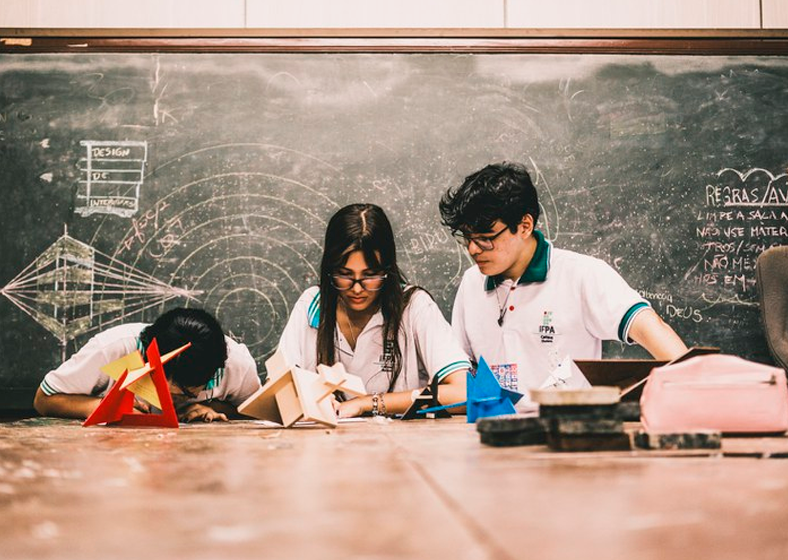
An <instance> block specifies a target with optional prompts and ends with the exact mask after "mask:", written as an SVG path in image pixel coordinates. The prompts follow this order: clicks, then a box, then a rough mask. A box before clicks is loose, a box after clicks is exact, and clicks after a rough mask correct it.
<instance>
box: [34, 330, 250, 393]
mask: <svg viewBox="0 0 788 560" xmlns="http://www.w3.org/2000/svg"><path fill="white" fill-rule="evenodd" d="M147 326H148V325H146V324H145V323H127V324H124V325H119V326H117V327H112V328H110V329H107V330H106V331H103V332H101V333H99V334H97V335H96V336H94V337H93V338H91V339H90V340H89V341H88V343H87V344H85V346H83V347H82V348H81V349H80V350H79V351H78V352H77V353H76V354H74V355H73V356H71V358H69V359H68V360H67V361H65V362H63V364H61V365H60V367H58V368H57V369H54V370H52V371H50V372H49V373H47V374H46V376H45V377H44V380H43V381H42V382H41V390H42V391H43V392H44V393H45V394H47V395H50V396H51V395H55V394H57V393H65V394H71V395H92V396H95V397H103V396H104V395H106V394H107V392H108V391H109V389H110V388H111V387H112V384H113V383H114V381H113V380H112V378H110V377H109V376H107V375H106V374H105V373H102V372H101V370H100V368H101V367H103V366H105V365H107V364H108V363H110V362H113V361H115V360H117V359H118V358H122V357H123V356H125V355H127V354H130V353H131V352H133V351H134V350H138V349H140V347H141V345H140V343H139V336H140V333H141V332H142V330H143V329H144V328H145V327H147ZM225 342H227V361H226V362H225V366H224V367H223V368H220V369H218V370H217V371H216V374H215V375H214V376H213V378H212V379H211V380H210V381H209V382H208V383H207V384H206V386H205V389H203V390H202V391H200V393H199V394H198V395H197V398H196V399H193V400H189V401H186V402H187V403H191V402H202V401H206V400H209V399H214V400H219V401H225V402H229V403H231V404H232V405H234V406H238V405H239V404H241V403H242V402H244V401H245V400H246V399H247V398H248V397H249V396H250V395H251V394H252V393H254V392H255V391H257V389H259V388H260V378H259V377H258V376H257V365H256V364H255V362H254V358H252V355H251V354H250V353H249V350H248V349H247V348H246V346H244V345H243V344H239V343H238V342H235V341H234V340H232V339H231V338H229V337H225Z"/></svg>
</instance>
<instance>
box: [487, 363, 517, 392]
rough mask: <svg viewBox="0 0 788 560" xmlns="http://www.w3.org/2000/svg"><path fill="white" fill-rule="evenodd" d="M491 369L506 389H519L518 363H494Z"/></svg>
mask: <svg viewBox="0 0 788 560" xmlns="http://www.w3.org/2000/svg"><path fill="white" fill-rule="evenodd" d="M490 371H492V373H493V375H494V376H495V379H497V380H498V384H499V385H500V386H501V387H503V388H504V389H511V390H512V391H517V390H518V389H519V388H520V382H519V380H518V375H517V364H492V365H491V366H490Z"/></svg>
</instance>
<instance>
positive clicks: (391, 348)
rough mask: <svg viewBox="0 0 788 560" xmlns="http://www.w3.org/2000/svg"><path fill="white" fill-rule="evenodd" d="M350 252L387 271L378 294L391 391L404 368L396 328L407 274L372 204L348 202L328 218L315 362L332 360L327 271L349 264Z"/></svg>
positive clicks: (332, 306) (332, 312) (333, 310)
mask: <svg viewBox="0 0 788 560" xmlns="http://www.w3.org/2000/svg"><path fill="white" fill-rule="evenodd" d="M354 251H361V252H362V253H363V254H364V260H366V262H367V266H368V267H370V268H372V269H376V270H380V271H381V272H383V273H385V274H386V275H387V276H386V280H385V281H384V283H383V288H381V290H380V292H379V293H378V297H377V304H378V305H379V306H380V310H381V312H382V314H383V349H384V352H385V351H386V349H388V353H389V354H390V355H391V356H392V358H393V363H392V364H391V373H390V377H389V389H388V390H389V392H391V391H392V390H393V388H394V385H395V383H396V382H397V378H398V377H399V374H400V371H401V370H402V352H401V350H400V347H399V337H398V334H399V329H400V323H401V322H402V313H403V312H404V310H405V307H406V306H407V304H408V299H409V296H410V294H411V293H412V292H413V291H414V290H409V293H408V294H407V295H406V294H405V291H404V285H405V284H406V283H407V281H406V279H405V276H404V275H403V274H402V272H401V271H400V269H399V267H398V266H397V249H396V246H395V244H394V232H393V230H392V229H391V223H390V222H389V219H388V218H387V217H386V213H385V212H383V209H382V208H381V207H380V206H376V205H374V204H351V205H349V206H345V207H344V208H342V209H341V210H339V211H338V212H337V213H336V214H334V215H333V216H332V217H331V220H329V222H328V227H327V228H326V239H325V243H324V246H323V260H322V261H321V262H320V324H319V326H318V329H317V363H319V364H333V363H334V362H335V361H336V347H335V341H336V325H337V304H338V300H339V292H338V291H337V289H336V288H335V287H334V286H333V284H332V283H331V275H332V274H334V273H335V272H336V270H337V269H338V268H342V267H343V266H344V265H345V263H346V262H347V259H348V256H349V255H350V253H353V252H354Z"/></svg>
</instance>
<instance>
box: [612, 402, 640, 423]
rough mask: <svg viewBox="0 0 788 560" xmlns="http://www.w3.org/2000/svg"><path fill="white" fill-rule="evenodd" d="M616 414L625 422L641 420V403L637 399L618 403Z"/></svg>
mask: <svg viewBox="0 0 788 560" xmlns="http://www.w3.org/2000/svg"><path fill="white" fill-rule="evenodd" d="M616 416H617V417H618V418H619V419H620V420H623V421H624V422H640V403H639V402H636V401H633V402H622V403H618V410H617V411H616Z"/></svg>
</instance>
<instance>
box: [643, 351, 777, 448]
mask: <svg viewBox="0 0 788 560" xmlns="http://www.w3.org/2000/svg"><path fill="white" fill-rule="evenodd" d="M640 413H641V421H642V423H643V427H644V428H645V429H646V430H647V431H649V432H658V433H687V432H694V431H699V430H714V431H719V432H728V433H781V432H785V431H786V430H788V388H786V377H785V372H784V371H783V370H781V369H780V368H776V367H772V366H767V365H764V364H759V363H756V362H750V361H747V360H744V359H742V358H738V357H736V356H730V355H725V354H712V355H707V356H698V357H696V358H691V359H689V360H686V361H684V362H679V363H677V364H671V365H666V366H662V367H658V368H654V370H652V372H651V375H649V377H648V381H646V385H645V387H644V388H643V396H642V397H641V398H640Z"/></svg>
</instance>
